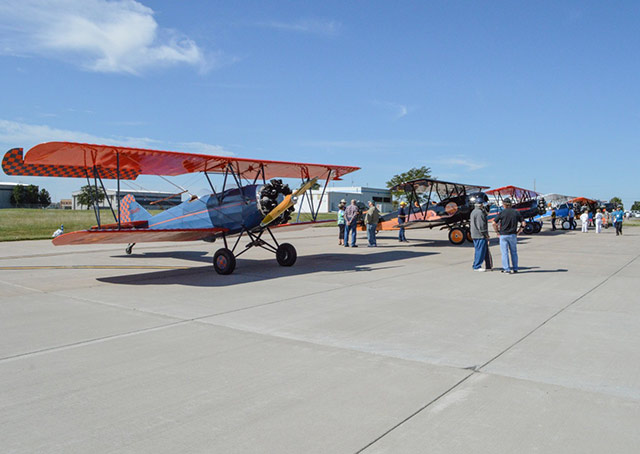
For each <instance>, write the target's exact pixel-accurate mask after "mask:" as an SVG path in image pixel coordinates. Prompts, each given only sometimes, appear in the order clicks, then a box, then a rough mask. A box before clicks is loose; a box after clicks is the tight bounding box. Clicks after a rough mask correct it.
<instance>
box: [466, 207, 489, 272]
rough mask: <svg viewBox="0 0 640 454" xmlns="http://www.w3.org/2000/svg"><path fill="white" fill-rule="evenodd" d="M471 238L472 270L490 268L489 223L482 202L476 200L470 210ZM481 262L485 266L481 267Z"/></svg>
mask: <svg viewBox="0 0 640 454" xmlns="http://www.w3.org/2000/svg"><path fill="white" fill-rule="evenodd" d="M470 227H471V239H472V240H473V248H474V250H475V253H474V255H473V269H474V271H486V270H488V269H490V268H491V264H490V262H489V254H487V249H488V246H489V224H488V223H487V212H486V211H485V209H484V206H483V205H482V202H477V203H476V204H475V205H474V209H473V211H472V212H471V218H470ZM482 262H484V264H485V266H484V267H482Z"/></svg>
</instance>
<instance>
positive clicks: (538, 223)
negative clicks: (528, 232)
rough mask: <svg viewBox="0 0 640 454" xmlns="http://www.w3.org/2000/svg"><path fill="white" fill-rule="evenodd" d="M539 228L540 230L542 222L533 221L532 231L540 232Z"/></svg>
mask: <svg viewBox="0 0 640 454" xmlns="http://www.w3.org/2000/svg"><path fill="white" fill-rule="evenodd" d="M540 230H542V222H534V223H533V233H540Z"/></svg>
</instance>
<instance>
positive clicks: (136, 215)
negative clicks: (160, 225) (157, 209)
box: [120, 194, 151, 222]
mask: <svg viewBox="0 0 640 454" xmlns="http://www.w3.org/2000/svg"><path fill="white" fill-rule="evenodd" d="M150 217H151V213H149V212H148V211H147V210H145V209H144V207H143V206H142V205H140V204H139V203H138V202H136V199H135V197H133V195H131V194H127V195H126V196H125V197H124V198H123V199H122V200H121V201H120V222H134V221H146V220H147V219H149V218H150Z"/></svg>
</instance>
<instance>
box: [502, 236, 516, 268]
mask: <svg viewBox="0 0 640 454" xmlns="http://www.w3.org/2000/svg"><path fill="white" fill-rule="evenodd" d="M517 248H518V237H517V235H516V234H515V233H514V234H512V235H500V252H502V269H503V270H505V271H509V269H512V270H514V271H517V270H518V249H517ZM509 255H511V268H509Z"/></svg>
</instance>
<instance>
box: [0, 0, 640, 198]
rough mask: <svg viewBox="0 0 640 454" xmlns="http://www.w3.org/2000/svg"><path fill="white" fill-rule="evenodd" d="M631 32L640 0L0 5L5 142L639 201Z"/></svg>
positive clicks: (638, 42)
mask: <svg viewBox="0 0 640 454" xmlns="http://www.w3.org/2000/svg"><path fill="white" fill-rule="evenodd" d="M638 23H640V2H637V1H628V2H622V1H611V2H601V1H536V2H520V1H486V2H472V1H421V2H415V1H397V2H388V1H367V2H363V1H357V2H356V1H353V2H349V1H291V2H284V1H273V2H263V1H255V2H251V1H240V0H238V1H233V2H230V1H229V2H217V1H204V0H203V1H180V2H177V1H138V2H136V1H131V0H130V1H104V0H60V1H45V0H19V1H14V0H0V62H1V64H2V72H0V82H1V83H2V87H3V90H2V92H1V94H0V97H1V102H0V146H2V147H4V149H5V150H7V149H9V148H13V147H24V148H25V150H27V149H28V148H30V147H31V146H33V145H35V144H37V143H40V142H46V141H51V140H68V141H85V142H93V143H96V142H98V143H107V144H121V145H130V146H140V147H146V148H155V149H161V150H162V149H164V150H174V151H184V152H203V153H210V154H232V155H235V156H240V157H250V158H265V159H279V160H291V161H303V162H321V163H330V164H347V165H357V166H360V167H362V170H360V171H358V172H356V173H354V174H352V177H347V179H346V181H345V182H344V183H343V184H346V185H351V184H354V185H368V186H376V187H384V184H385V182H386V181H387V180H388V179H389V178H390V177H391V176H393V175H394V174H396V173H399V172H403V171H405V170H407V169H409V168H411V167H417V166H422V165H426V166H429V167H431V169H432V171H433V175H434V176H437V177H439V178H441V179H449V180H456V181H460V182H463V183H470V184H481V185H486V186H491V187H497V186H503V185H508V184H513V185H518V186H523V187H527V188H531V189H533V185H534V181H535V185H536V189H537V190H538V191H540V192H556V193H562V194H570V195H582V196H587V197H594V198H601V199H609V198H611V197H612V196H620V197H622V198H623V200H624V202H625V204H627V205H630V204H631V203H632V202H633V201H634V200H640V190H639V189H638V184H637V183H636V181H637V177H636V172H637V171H638V169H639V167H640V166H639V165H638V164H639V163H640V158H639V157H638V150H639V148H640V127H639V126H640V88H639V87H640V84H639V83H638V75H639V74H640V58H639V56H640V53H639V51H640V34H639V33H638V32H637V27H638ZM0 180H1V181H21V182H23V183H33V184H38V185H40V186H41V187H46V188H47V189H48V190H49V191H50V192H51V193H52V195H53V198H54V200H58V199H60V198H66V197H69V195H70V193H71V191H72V190H75V189H77V188H78V187H79V186H81V185H82V184H83V181H81V180H68V181H64V180H60V179H54V178H33V177H31V178H30V177H9V176H6V175H4V174H2V175H0ZM176 181H177V182H178V183H179V184H182V185H184V184H189V185H191V188H192V189H193V190H194V192H197V191H198V190H201V189H202V188H204V187H205V186H206V182H204V181H202V180H201V179H198V178H196V179H194V178H192V176H189V177H181V178H179V179H177V180H176ZM137 184H138V185H140V186H142V187H144V188H147V189H170V187H169V186H167V184H166V183H165V182H163V181H162V180H159V179H157V178H156V179H153V178H150V177H146V178H142V179H139V181H137ZM108 186H113V185H112V184H110V183H109V184H108ZM134 187H135V186H134Z"/></svg>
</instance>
